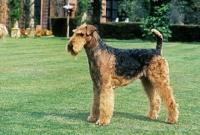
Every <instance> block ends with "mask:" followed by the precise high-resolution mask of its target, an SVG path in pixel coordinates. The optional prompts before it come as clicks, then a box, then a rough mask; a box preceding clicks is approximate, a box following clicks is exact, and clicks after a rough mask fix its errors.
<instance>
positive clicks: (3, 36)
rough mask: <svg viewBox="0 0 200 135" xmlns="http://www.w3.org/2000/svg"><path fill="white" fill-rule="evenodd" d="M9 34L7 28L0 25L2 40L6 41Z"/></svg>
mask: <svg viewBox="0 0 200 135" xmlns="http://www.w3.org/2000/svg"><path fill="white" fill-rule="evenodd" d="M7 34H8V31H7V28H6V26H5V25H4V24H0V39H2V40H3V41H4V42H6V41H5V36H6V35H7Z"/></svg>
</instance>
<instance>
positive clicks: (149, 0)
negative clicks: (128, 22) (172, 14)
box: [141, 0, 171, 40]
mask: <svg viewBox="0 0 200 135" xmlns="http://www.w3.org/2000/svg"><path fill="white" fill-rule="evenodd" d="M170 1H171V0H143V1H142V4H143V7H144V9H145V11H146V12H147V16H146V17H145V19H144V21H143V24H142V26H141V27H142V28H143V30H144V34H143V36H144V37H145V38H147V39H152V38H153V37H152V33H151V29H154V28H155V29H157V30H158V31H160V32H161V33H162V35H163V37H164V39H165V40H168V37H171V31H170V29H169V26H170V18H169V11H170V7H171V5H170Z"/></svg>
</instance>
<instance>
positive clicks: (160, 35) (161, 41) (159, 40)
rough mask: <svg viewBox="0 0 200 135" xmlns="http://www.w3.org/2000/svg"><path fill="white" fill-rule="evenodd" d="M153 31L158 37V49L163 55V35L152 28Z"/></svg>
mask: <svg viewBox="0 0 200 135" xmlns="http://www.w3.org/2000/svg"><path fill="white" fill-rule="evenodd" d="M151 32H152V33H153V34H154V35H155V36H156V39H157V45H156V49H158V50H160V54H161V55H162V43H163V36H162V34H161V33H160V32H159V31H157V30H156V29H152V30H151Z"/></svg>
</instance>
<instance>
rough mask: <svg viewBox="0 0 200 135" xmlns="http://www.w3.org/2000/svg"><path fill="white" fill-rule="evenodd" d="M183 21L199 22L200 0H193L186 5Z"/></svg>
mask: <svg viewBox="0 0 200 135" xmlns="http://www.w3.org/2000/svg"><path fill="white" fill-rule="evenodd" d="M186 6H187V7H188V8H187V9H186V15H185V21H184V22H185V23H186V24H200V0H195V1H193V2H191V3H190V4H189V3H188V5H186Z"/></svg>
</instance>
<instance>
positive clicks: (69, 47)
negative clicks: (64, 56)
mask: <svg viewBox="0 0 200 135" xmlns="http://www.w3.org/2000/svg"><path fill="white" fill-rule="evenodd" d="M67 51H68V52H70V53H71V55H72V56H73V57H74V58H76V56H77V55H78V52H75V51H74V50H73V46H72V45H67Z"/></svg>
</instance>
